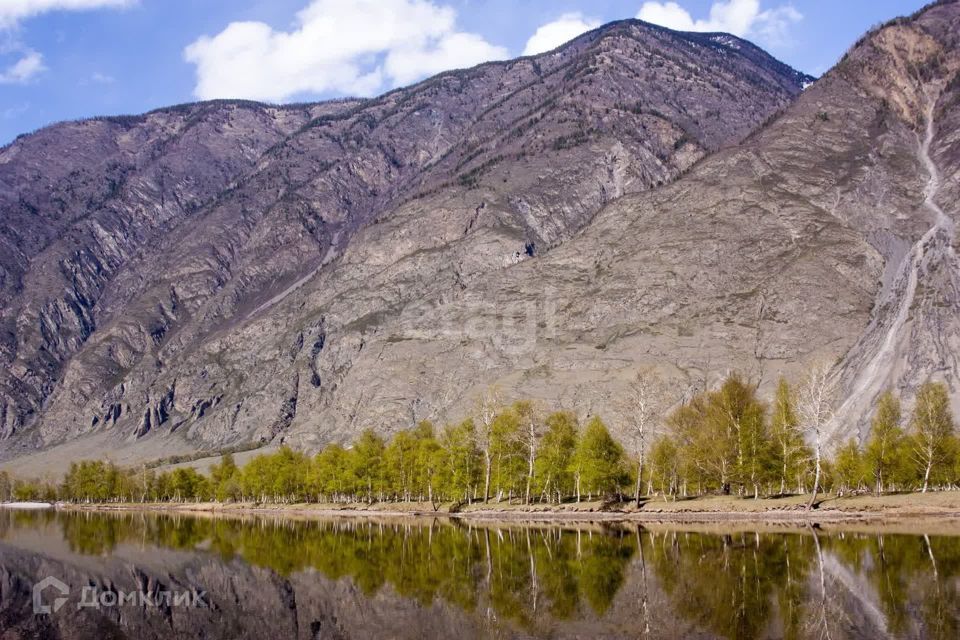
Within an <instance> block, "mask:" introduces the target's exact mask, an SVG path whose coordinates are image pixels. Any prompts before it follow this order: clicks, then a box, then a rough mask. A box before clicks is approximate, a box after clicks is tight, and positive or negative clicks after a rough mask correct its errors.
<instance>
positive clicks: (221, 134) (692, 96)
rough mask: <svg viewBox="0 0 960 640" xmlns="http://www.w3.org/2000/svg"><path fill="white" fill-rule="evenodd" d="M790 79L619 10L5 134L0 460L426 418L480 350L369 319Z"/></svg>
mask: <svg viewBox="0 0 960 640" xmlns="http://www.w3.org/2000/svg"><path fill="white" fill-rule="evenodd" d="M809 80H810V79H809V78H807V77H806V76H803V75H802V74H799V73H797V72H795V71H793V70H792V69H789V68H788V67H786V66H784V65H782V64H781V63H779V62H777V61H775V60H773V59H772V58H770V57H769V56H768V55H767V54H765V53H764V52H762V51H761V50H759V49H757V48H756V47H754V46H753V45H751V44H750V43H747V42H745V41H743V40H740V39H737V38H734V37H732V36H727V35H723V34H682V33H676V32H672V31H669V30H666V29H661V28H657V27H653V26H651V25H647V24H644V23H641V22H637V21H626V22H621V23H614V24H611V25H608V26H606V27H604V28H601V29H599V30H597V31H594V32H591V33H589V34H586V35H584V36H581V37H580V38H578V39H576V40H574V41H572V42H571V43H569V44H567V45H565V46H564V47H561V48H560V49H558V50H556V51H553V52H549V53H546V54H543V55H540V56H537V57H532V58H522V59H519V60H515V61H510V62H505V63H492V64H486V65H481V66H479V67H476V68H474V69H470V70H466V71H457V72H450V73H445V74H441V75H440V76H437V77H435V78H432V79H430V80H427V81H425V82H423V83H420V84H418V85H416V86H414V87H410V88H408V89H401V90H397V91H394V92H391V93H389V94H387V95H385V96H382V97H380V98H377V99H373V100H367V101H340V102H331V103H321V104H311V105H292V106H284V107H269V106H265V105H260V104H253V103H243V102H214V103H202V104H192V105H184V106H180V107H173V108H170V109H161V110H158V111H155V112H151V113H149V114H146V115H143V116H135V117H124V118H104V119H97V120H90V121H82V122H76V123H66V124H61V125H56V126H54V127H50V128H47V129H44V130H41V131H39V132H37V133H35V134H32V135H29V136H24V137H21V138H20V139H18V140H17V141H15V142H14V143H13V144H11V145H9V146H8V147H6V148H4V149H2V150H0V212H2V215H0V246H2V252H0V256H2V257H0V361H2V362H3V368H2V372H0V434H2V436H3V438H4V439H3V440H0V456H5V457H9V456H12V455H17V454H19V453H23V452H25V451H27V450H31V449H33V448H35V447H37V446H43V445H49V444H51V443H57V442H62V441H67V440H72V439H76V438H78V437H81V436H87V435H90V434H91V433H97V434H100V435H102V434H103V433H108V434H112V435H111V436H110V439H111V441H113V442H114V443H115V444H116V443H119V442H121V441H123V442H129V441H137V440H139V441H143V440H144V439H147V440H150V439H154V440H156V439H157V438H164V439H165V440H164V442H165V443H167V444H165V445H164V446H165V447H167V449H169V450H177V449H184V448H187V449H189V448H209V447H211V446H216V445H223V444H228V443H237V442H246V441H250V440H259V441H268V440H272V439H276V438H277V437H280V438H283V437H285V435H286V434H288V433H290V432H297V433H306V432H307V431H310V432H312V434H311V438H313V439H317V440H318V441H319V440H323V439H328V438H330V437H337V438H341V439H348V438H349V437H350V436H351V435H352V432H353V430H354V429H355V428H357V427H358V426H360V425H366V424H369V423H370V421H371V420H373V419H377V420H378V421H379V420H380V419H381V418H382V419H383V421H382V422H378V426H381V427H383V428H395V427H398V426H401V425H405V424H407V423H408V422H409V420H410V419H414V418H421V417H426V416H427V415H431V416H434V417H439V416H441V415H444V414H446V413H449V412H451V411H453V410H454V409H455V407H456V405H457V401H458V400H462V399H464V398H465V397H466V396H465V394H466V393H467V392H468V391H470V389H469V387H472V386H474V385H475V384H480V383H482V382H485V381H486V380H487V379H489V378H490V376H489V375H486V374H484V375H479V376H477V375H475V374H471V375H472V376H474V377H475V379H472V380H471V381H470V384H468V385H464V384H463V379H462V377H461V376H460V375H459V374H458V375H456V376H452V375H449V374H450V373H451V369H450V365H453V364H455V363H457V362H467V361H470V362H473V364H474V365H475V366H476V367H477V368H478V371H479V372H484V371H486V372H488V373H494V372H495V371H496V367H498V366H499V363H498V362H497V358H496V357H495V354H491V358H490V359H487V360H485V359H484V357H480V358H473V357H472V356H467V358H465V356H466V354H469V353H470V352H472V351H473V350H474V349H473V347H468V348H467V349H466V350H465V351H463V352H460V353H457V352H456V349H454V351H453V352H451V353H449V355H448V357H447V358H445V359H442V360H439V361H433V360H431V355H430V354H431V353H432V352H435V351H434V349H435V348H437V347H440V345H441V343H440V342H437V343H436V345H435V346H431V347H429V350H427V351H423V352H422V353H420V354H419V355H418V358H417V359H416V360H415V361H413V362H408V363H406V364H403V365H402V368H403V371H402V372H401V371H399V370H391V367H390V366H389V365H387V364H385V363H381V362H379V361H378V360H377V356H376V354H377V353H378V351H383V347H382V345H400V346H403V344H404V343H405V342H406V341H407V338H406V337H403V335H405V334H402V333H400V332H398V331H397V330H395V329H393V328H391V327H392V326H394V325H396V323H399V322H404V321H406V319H407V318H409V317H410V316H411V315H417V316H420V317H423V318H426V317H428V316H427V315H424V314H427V313H429V309H430V308H433V307H437V306H443V305H448V304H456V303H457V302H458V301H460V300H463V299H465V296H469V295H471V294H472V292H473V291H474V290H475V287H479V286H485V285H483V284H482V282H484V281H486V280H484V279H485V278H486V279H487V280H492V281H496V280H500V279H504V278H509V277H512V275H511V274H512V273H513V272H514V269H515V267H516V266H518V265H517V263H521V262H525V261H526V262H537V261H539V260H540V258H539V256H541V255H550V253H552V252H549V251H548V250H550V249H551V248H553V247H556V246H558V245H561V243H563V242H564V241H565V240H567V239H568V238H570V237H571V236H572V235H573V234H575V233H576V232H577V231H578V230H580V229H581V228H583V227H584V226H585V225H587V224H588V223H589V222H590V221H591V220H592V219H593V217H594V215H595V214H596V213H597V211H599V210H600V209H601V208H602V207H603V206H604V205H606V204H607V203H608V202H610V201H612V200H613V199H615V198H617V197H620V196H622V195H624V194H630V193H637V192H643V191H647V190H649V189H651V188H653V187H658V186H660V185H663V184H665V183H668V182H670V181H671V180H673V179H675V178H676V177H677V176H679V175H681V174H682V173H683V172H685V171H687V170H689V169H690V167H692V166H693V165H694V163H696V162H697V161H698V160H699V159H701V158H702V157H704V156H705V155H706V154H708V153H710V152H713V151H716V150H718V149H721V148H724V147H725V146H728V145H730V144H733V143H736V142H738V141H739V140H741V139H742V138H744V137H745V136H746V135H747V134H748V133H749V132H750V131H752V130H753V129H754V128H755V127H756V126H757V125H758V124H759V123H761V122H762V121H764V120H765V119H766V118H768V117H769V116H770V115H771V114H772V113H774V112H776V111H777V110H778V109H780V108H782V107H783V106H785V105H786V104H788V103H789V102H790V101H791V100H792V99H793V98H794V97H795V96H796V95H797V94H798V93H799V91H800V90H801V88H802V86H803V84H805V83H806V82H808V81H809ZM593 259H594V257H591V256H586V257H585V261H591V260H593ZM494 274H495V275H494ZM397 326H398V327H399V325H397ZM454 328H457V327H454ZM420 342H423V341H422V339H421V340H420ZM410 346H413V345H410ZM371 347H372V348H371ZM443 348H444V349H446V348H448V345H445V346H444V347H443ZM397 355H398V356H401V357H404V358H406V357H407V356H406V355H403V354H402V352H399V351H398V352H397ZM371 357H372V358H373V360H368V359H369V358H371ZM444 360H447V361H446V362H445V361H444ZM368 363H370V364H372V365H373V368H372V369H367V368H366V367H367V364H368ZM396 365H397V366H398V367H399V366H401V363H399V362H398V363H396ZM451 385H454V386H451ZM518 391H519V390H518ZM171 433H175V434H176V436H175V437H174V438H169V435H170V434H171ZM138 446H139V445H138ZM144 449H146V447H144Z"/></svg>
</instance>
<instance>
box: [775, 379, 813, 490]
mask: <svg viewBox="0 0 960 640" xmlns="http://www.w3.org/2000/svg"><path fill="white" fill-rule="evenodd" d="M770 438H771V440H772V441H773V447H772V449H771V457H772V460H771V466H772V472H773V474H774V476H775V477H776V478H777V479H778V480H779V482H780V493H781V494H784V493H786V492H787V491H788V490H792V489H793V488H798V489H799V488H800V487H801V486H802V484H803V481H804V479H805V477H806V476H807V475H808V474H809V473H810V459H811V458H812V457H813V452H811V451H810V448H809V447H808V446H807V445H806V443H805V442H804V441H803V433H801V431H800V424H799V419H798V417H797V411H796V398H795V397H794V393H793V389H791V388H790V385H789V384H788V383H787V381H786V380H785V379H784V378H780V380H779V382H778V383H777V390H776V393H775V395H774V400H773V406H772V407H771V408H770Z"/></svg>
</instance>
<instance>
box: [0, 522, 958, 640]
mask: <svg viewBox="0 0 960 640" xmlns="http://www.w3.org/2000/svg"><path fill="white" fill-rule="evenodd" d="M731 526H732V525H723V527H727V528H726V529H724V528H720V527H719V526H706V525H704V526H701V527H699V529H697V528H695V527H694V528H691V526H690V525H676V526H674V525H656V526H653V525H650V526H641V525H637V524H632V523H631V524H627V523H623V524H611V523H602V524H601V523H596V524H588V523H584V524H576V525H574V524H567V523H564V524H539V525H522V524H516V523H504V524H499V525H497V524H490V523H478V522H474V523H471V522H469V521H458V520H447V519H436V520H431V519H427V518H424V519H412V518H409V519H395V520H390V519H383V520H369V519H346V518H343V519H333V520H309V521H305V520H292V519H279V518H277V519H274V518H255V517H249V518H231V519H227V518H215V517H210V516H188V515H183V514H160V513H153V512H150V513H140V512H121V513H94V512H62V511H61V512H57V511H42V512H17V511H7V510H2V509H0V595H2V600H0V636H2V637H4V638H48V637H49V638H98V639H100V638H138V639H139V638H197V637H202V638H241V637H254V638H260V639H262V640H280V639H285V638H378V639H379V638H457V639H458V640H467V639H470V638H641V637H649V638H737V639H741V638H743V639H747V638H834V639H839V638H864V639H871V640H873V639H874V638H883V637H894V638H958V637H960V536H956V535H949V534H950V533H951V531H956V529H955V528H954V527H953V526H951V525H949V524H942V523H941V524H931V526H930V527H931V530H930V532H929V533H928V534H927V535H922V534H921V535H918V534H915V533H910V534H905V533H898V532H895V531H893V530H890V529H887V530H884V529H883V528H879V529H876V530H871V529H869V528H866V527H861V528H860V529H856V530H855V529H851V528H847V529H842V528H841V529H837V528H831V527H827V526H826V525H825V526H824V528H823V529H820V528H817V527H812V526H811V527H803V526H799V527H793V528H790V527H778V526H774V525H756V527H759V528H760V529H761V530H759V531H753V530H749V528H742V527H741V526H740V525H736V527H737V528H736V529H734V528H730V527H731ZM935 534H936V535H935ZM4 634H6V635H4Z"/></svg>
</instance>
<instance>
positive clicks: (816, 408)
mask: <svg viewBox="0 0 960 640" xmlns="http://www.w3.org/2000/svg"><path fill="white" fill-rule="evenodd" d="M835 402H836V381H835V380H834V378H833V377H832V376H831V375H830V367H829V366H828V365H827V364H825V363H822V364H819V365H817V366H815V367H814V368H813V369H812V370H811V371H810V372H809V373H808V374H807V377H806V380H804V382H803V384H802V385H801V387H800V391H799V393H798V394H797V416H798V418H799V424H800V429H801V430H802V431H803V433H804V434H806V436H807V440H808V441H811V442H812V443H813V464H814V468H813V469H814V470H813V494H812V495H811V496H810V502H808V503H807V511H809V510H811V509H812V508H813V504H814V502H816V500H817V492H818V491H819V490H820V478H821V476H822V469H823V465H822V462H823V447H824V440H825V438H826V429H827V426H828V425H829V424H830V422H831V421H832V420H833V416H834V403H835Z"/></svg>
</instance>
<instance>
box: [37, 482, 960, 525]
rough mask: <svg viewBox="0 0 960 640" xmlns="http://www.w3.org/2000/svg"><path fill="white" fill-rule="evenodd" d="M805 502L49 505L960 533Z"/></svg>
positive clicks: (907, 507) (959, 512)
mask: <svg viewBox="0 0 960 640" xmlns="http://www.w3.org/2000/svg"><path fill="white" fill-rule="evenodd" d="M805 500H806V498H805V497H804V496H794V497H792V498H779V499H770V498H763V499H759V500H753V499H749V498H730V497H729V496H727V497H708V498H694V499H689V500H682V501H677V502H661V501H659V500H651V501H647V502H645V503H644V504H643V505H641V507H640V508H637V507H635V506H634V505H632V504H631V505H615V506H613V507H604V505H602V504H601V503H599V502H593V503H579V504H563V505H521V504H505V503H500V504H496V503H493V504H487V505H484V504H474V505H469V506H466V507H464V508H462V509H460V510H457V511H453V512H451V511H450V509H449V507H450V505H442V506H440V507H439V508H437V509H434V507H433V506H432V505H430V504H429V503H374V504H370V505H367V504H322V503H296V504H262V503H255V502H237V503H217V502H197V503H130V502H126V503H105V504H69V503H59V504H57V505H56V506H55V508H56V509H58V510H64V511H78V512H83V511H95V512H137V511H140V512H144V511H147V512H156V513H173V514H175V513H182V514H205V515H217V516H231V515H236V516H248V515H250V516H276V517H292V518H298V519H304V518H306V519H313V518H316V519H323V518H350V519H368V518H404V519H407V518H409V519H436V518H441V519H444V520H464V521H476V522H490V521H501V522H503V521H509V522H544V523H563V522H570V523H575V522H633V523H638V524H644V523H647V524H657V523H693V524H697V523H699V524H704V523H706V524H709V523H725V522H727V523H747V524H748V523H758V524H814V523H856V522H862V523H880V522H897V521H901V522H902V521H919V520H922V521H941V522H950V521H953V522H955V524H956V530H957V533H960V492H946V493H936V494H931V493H928V494H895V495H889V496H879V497H878V496H853V497H844V498H836V497H830V496H828V497H826V498H824V499H823V500H822V501H819V502H818V508H815V509H813V510H810V511H807V510H806V509H805V508H804V505H805Z"/></svg>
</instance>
